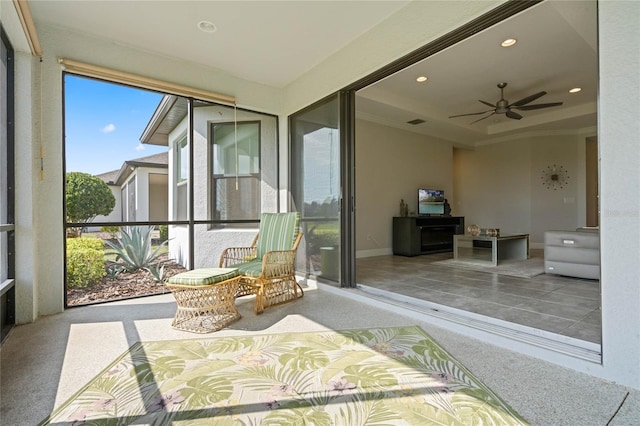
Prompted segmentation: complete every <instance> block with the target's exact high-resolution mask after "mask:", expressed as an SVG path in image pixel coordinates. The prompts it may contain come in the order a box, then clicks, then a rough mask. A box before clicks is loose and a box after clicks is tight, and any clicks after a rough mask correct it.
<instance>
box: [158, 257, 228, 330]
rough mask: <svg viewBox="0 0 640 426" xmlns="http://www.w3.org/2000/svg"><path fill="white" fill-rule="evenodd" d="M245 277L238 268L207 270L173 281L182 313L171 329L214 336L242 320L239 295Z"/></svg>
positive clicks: (197, 270) (179, 277)
mask: <svg viewBox="0 0 640 426" xmlns="http://www.w3.org/2000/svg"><path fill="white" fill-rule="evenodd" d="M240 278H241V276H240V275H239V274H238V270H237V269H235V268H203V269H194V270H193V271H187V272H183V273H181V274H177V275H174V276H173V277H171V278H169V281H168V282H167V287H168V288H169V289H170V290H171V292H172V293H173V296H174V297H175V299H176V303H177V305H178V310H177V311H176V315H175V317H174V318H173V322H172V323H171V326H172V327H173V328H176V329H178V330H184V331H190V332H193V333H211V332H214V331H216V330H220V329H221V328H224V327H226V326H228V325H229V324H231V323H232V322H234V321H237V320H239V319H240V313H239V312H238V310H237V309H236V305H235V294H236V291H237V290H238V285H239V282H240Z"/></svg>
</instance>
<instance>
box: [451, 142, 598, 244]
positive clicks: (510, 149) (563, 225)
mask: <svg viewBox="0 0 640 426" xmlns="http://www.w3.org/2000/svg"><path fill="white" fill-rule="evenodd" d="M584 147H585V137H584V136H579V135H549V134H547V135H537V136H528V137H523V138H519V139H516V140H512V141H506V142H502V143H496V144H491V145H485V146H480V147H477V148H476V149H474V150H465V149H456V150H454V189H455V193H456V200H455V204H453V205H452V207H453V208H454V209H455V210H456V211H457V212H458V213H459V214H460V215H462V216H465V223H466V224H477V225H479V226H480V227H483V228H499V229H500V231H501V232H504V233H527V234H530V235H531V237H530V238H531V243H532V247H534V248H542V244H543V242H544V232H545V231H547V230H573V229H575V228H577V227H579V226H585V225H586V223H585V221H584V217H585V202H584V199H585V194H584V188H585V186H586V183H585V161H584V149H585V148H584ZM553 165H557V166H562V167H563V168H564V169H566V170H567V175H568V176H569V177H568V180H567V184H566V185H565V186H564V187H563V188H561V189H560V188H557V189H555V190H554V189H548V188H547V187H546V186H544V185H542V179H541V178H542V172H543V170H545V169H546V168H547V167H549V166H553Z"/></svg>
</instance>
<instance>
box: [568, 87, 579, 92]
mask: <svg viewBox="0 0 640 426" xmlns="http://www.w3.org/2000/svg"><path fill="white" fill-rule="evenodd" d="M581 90H582V88H581V87H574V88H573V89H571V90H569V93H578V92H579V91H581Z"/></svg>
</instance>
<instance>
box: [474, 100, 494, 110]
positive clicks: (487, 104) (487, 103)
mask: <svg viewBox="0 0 640 426" xmlns="http://www.w3.org/2000/svg"><path fill="white" fill-rule="evenodd" d="M478 102H482V103H483V104H485V105H486V106H490V107H491V108H497V107H496V106H495V105H493V104H490V103H489V102H487V101H483V100H482V99H478Z"/></svg>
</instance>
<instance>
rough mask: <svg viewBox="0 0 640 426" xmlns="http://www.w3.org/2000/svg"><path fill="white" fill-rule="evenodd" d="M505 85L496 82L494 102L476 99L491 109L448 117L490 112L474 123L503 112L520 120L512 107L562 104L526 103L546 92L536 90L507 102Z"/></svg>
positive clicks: (530, 108) (531, 107)
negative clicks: (496, 88)
mask: <svg viewBox="0 0 640 426" xmlns="http://www.w3.org/2000/svg"><path fill="white" fill-rule="evenodd" d="M505 87H507V83H498V89H500V100H499V101H498V102H496V103H495V105H494V104H492V103H489V102H487V101H483V100H481V99H478V102H480V103H482V104H485V105H486V106H488V107H491V109H488V110H485V111H480V112H472V113H469V114H459V115H452V116H450V117H449V118H455V117H467V116H470V115H482V114H487V113H490V114H488V115H486V116H484V117H482V118H479V119H477V120H475V121H473V122H471V123H470V124H474V123H477V122H478V121H482V120H485V119H487V118H489V117H491V116H492V115H495V114H504V115H505V116H507V117H508V118H511V119H514V120H520V119H521V118H522V115H520V114H518V113H517V112H515V111H513V110H514V109H516V110H520V111H531V110H534V109H542V108H550V107H554V106H560V105H562V102H551V103H546V104H533V105H527V104H529V103H531V102H533V101H535V100H536V99H538V98H540V97H542V96H544V95H546V94H547V92H545V91H542V92H538V93H534V94H533V95H529V96H527V97H526V98H522V99H520V100H519V101H516V102H513V103H511V104H510V103H509V101H508V100H506V99H505V98H504V88H505Z"/></svg>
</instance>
